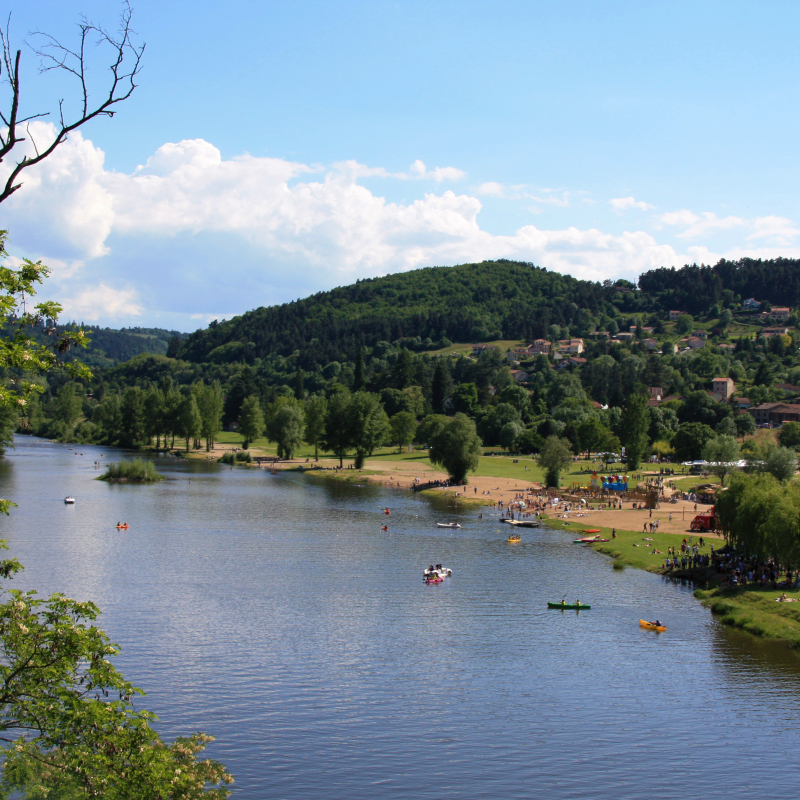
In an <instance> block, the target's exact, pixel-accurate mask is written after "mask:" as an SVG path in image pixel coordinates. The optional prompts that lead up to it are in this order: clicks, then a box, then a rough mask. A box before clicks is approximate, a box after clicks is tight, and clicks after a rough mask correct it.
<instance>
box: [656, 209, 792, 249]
mask: <svg viewBox="0 0 800 800" xmlns="http://www.w3.org/2000/svg"><path fill="white" fill-rule="evenodd" d="M656 222H657V223H660V224H661V225H671V226H676V227H682V228H683V230H682V231H679V232H678V233H676V234H675V235H676V236H677V237H678V238H680V239H693V238H697V237H699V236H704V235H707V234H709V233H713V232H715V231H720V230H727V229H731V228H742V229H744V230H745V231H747V236H746V239H747V241H753V240H757V239H760V240H765V241H766V242H767V243H769V244H773V245H791V244H793V243H794V241H795V238H796V237H797V236H798V235H799V234H800V228H798V227H797V226H796V225H795V223H794V222H792V220H790V219H787V218H786V217H777V216H769V217H753V218H751V219H745V218H743V217H736V216H727V217H718V216H717V215H716V214H714V213H713V212H711V211H704V212H703V213H702V214H695V213H694V212H693V211H689V209H686V208H683V209H680V210H678V211H669V212H667V213H666V214H661V215H659V216H658V217H657V218H656ZM689 249H690V250H691V249H692V248H689Z"/></svg>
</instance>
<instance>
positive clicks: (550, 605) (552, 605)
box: [547, 602, 591, 609]
mask: <svg viewBox="0 0 800 800" xmlns="http://www.w3.org/2000/svg"><path fill="white" fill-rule="evenodd" d="M547 607H548V608H574V609H582V608H591V606H590V605H589V604H588V603H563V602H562V603H548V604H547Z"/></svg>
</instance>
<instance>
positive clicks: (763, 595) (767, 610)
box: [694, 587, 800, 650]
mask: <svg viewBox="0 0 800 800" xmlns="http://www.w3.org/2000/svg"><path fill="white" fill-rule="evenodd" d="M782 592H783V590H775V589H761V588H760V587H759V588H752V589H751V588H750V587H746V588H744V589H710V590H705V589H698V590H697V591H696V592H695V593H694V594H695V597H697V598H698V599H699V600H700V601H701V602H702V603H703V605H704V606H706V607H708V608H710V609H711V611H712V613H714V614H716V615H717V616H720V617H721V618H722V622H723V623H724V624H725V625H732V626H734V627H736V628H741V629H742V630H745V631H747V632H748V633H751V634H753V635H754V636H760V637H763V638H765V639H780V640H783V641H785V642H787V644H788V645H789V647H791V648H792V649H794V650H800V602H797V603H776V602H775V598H776V597H778V596H779V595H780V594H782ZM786 596H787V597H792V598H795V599H797V600H800V592H797V591H795V592H786Z"/></svg>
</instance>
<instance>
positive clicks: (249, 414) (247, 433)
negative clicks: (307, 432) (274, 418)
mask: <svg viewBox="0 0 800 800" xmlns="http://www.w3.org/2000/svg"><path fill="white" fill-rule="evenodd" d="M263 432H264V412H263V410H262V409H261V403H260V402H259V400H258V398H257V397H254V396H250V397H248V398H246V399H245V401H244V403H242V410H241V411H240V412H239V433H240V434H241V436H242V439H243V441H242V447H243V448H244V449H245V450H247V448H248V447H249V446H250V442H252V441H253V440H254V439H258V437H259V436H261V434H262V433H263ZM297 446H299V445H295V447H297ZM289 457H290V458H291V456H289Z"/></svg>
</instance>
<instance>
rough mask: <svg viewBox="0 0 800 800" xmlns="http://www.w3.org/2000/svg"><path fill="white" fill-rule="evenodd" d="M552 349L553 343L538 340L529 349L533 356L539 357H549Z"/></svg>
mask: <svg viewBox="0 0 800 800" xmlns="http://www.w3.org/2000/svg"><path fill="white" fill-rule="evenodd" d="M551 347H552V343H551V342H548V341H547V339H537V340H536V341H535V342H534V343H533V344H532V345H531V346H530V347H529V348H528V349H529V350H530V352H531V355H533V356H538V355H543V356H547V355H550V348H551Z"/></svg>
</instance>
